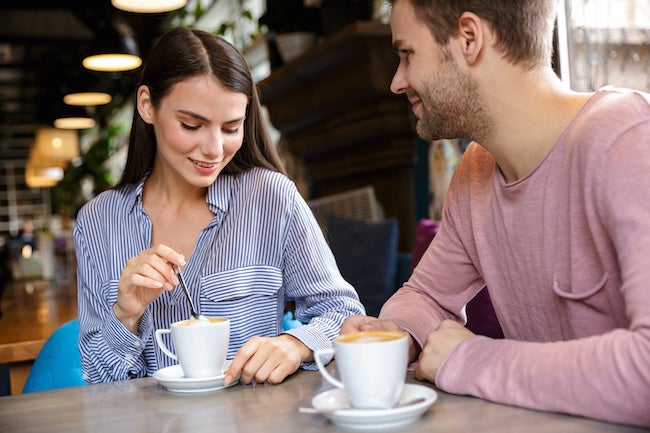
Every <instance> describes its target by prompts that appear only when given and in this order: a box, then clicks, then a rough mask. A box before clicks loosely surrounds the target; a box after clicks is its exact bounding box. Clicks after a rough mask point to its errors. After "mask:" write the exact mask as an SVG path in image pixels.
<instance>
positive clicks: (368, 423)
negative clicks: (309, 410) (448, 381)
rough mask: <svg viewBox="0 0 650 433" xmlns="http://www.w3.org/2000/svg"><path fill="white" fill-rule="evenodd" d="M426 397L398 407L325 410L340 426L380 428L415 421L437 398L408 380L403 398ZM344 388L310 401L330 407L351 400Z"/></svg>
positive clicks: (363, 428) (323, 407)
mask: <svg viewBox="0 0 650 433" xmlns="http://www.w3.org/2000/svg"><path fill="white" fill-rule="evenodd" d="M416 398H424V401H423V402H421V403H417V404H413V405H409V406H403V407H396V408H394V409H354V408H346V409H339V410H336V411H334V412H330V413H325V414H323V415H324V416H326V417H327V418H328V419H329V420H330V421H331V422H332V423H334V424H335V425H337V426H339V427H344V428H348V429H354V430H377V429H385V428H393V427H401V426H404V425H407V424H410V423H412V422H414V421H416V420H417V419H418V418H420V416H422V414H423V413H424V412H426V411H427V409H429V407H431V405H432V404H433V403H434V402H435V401H436V400H437V399H438V394H437V393H436V392H435V391H434V390H433V389H431V388H429V387H426V386H422V385H417V384H412V383H407V384H404V390H403V391H402V396H401V397H400V401H401V402H404V401H409V400H413V399H416ZM349 402H350V401H349V400H348V397H347V395H346V394H345V391H344V390H343V389H341V388H335V389H332V390H329V391H325V392H322V393H320V394H318V395H316V396H315V397H314V398H313V399H312V400H311V405H312V406H313V407H314V408H316V409H321V410H323V409H325V410H326V409H331V408H336V407H340V406H345V405H348V404H349Z"/></svg>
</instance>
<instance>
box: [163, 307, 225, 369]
mask: <svg viewBox="0 0 650 433" xmlns="http://www.w3.org/2000/svg"><path fill="white" fill-rule="evenodd" d="M164 334H171V340H172V344H173V345H174V349H175V352H176V353H174V352H173V351H172V350H170V349H169V348H168V347H167V345H166V344H165V342H164V340H163V338H162V336H163V335H164ZM155 337H156V342H157V343H158V346H159V347H160V349H161V350H162V351H163V352H164V353H165V354H166V355H167V356H169V357H170V358H172V359H175V360H177V361H178V362H179V364H180V365H181V368H182V369H183V373H184V374H185V377H188V378H200V377H214V376H218V375H220V374H222V373H223V369H224V365H225V362H226V355H227V354H228V343H229V341H230V321H229V320H228V319H227V318H225V317H209V318H208V319H207V320H196V319H194V318H192V319H188V320H181V321H178V322H174V323H172V324H171V326H170V328H169V329H157V330H156V332H155Z"/></svg>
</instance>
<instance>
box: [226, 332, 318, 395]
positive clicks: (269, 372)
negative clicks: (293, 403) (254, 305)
mask: <svg viewBox="0 0 650 433" xmlns="http://www.w3.org/2000/svg"><path fill="white" fill-rule="evenodd" d="M311 360H313V353H312V351H311V350H310V349H309V348H308V347H307V346H305V345H304V344H303V343H302V342H301V341H300V340H298V339H297V338H295V337H293V336H291V335H289V334H282V335H278V336H277V337H253V338H251V339H250V340H249V341H248V342H247V343H246V344H244V345H243V346H242V347H241V349H239V350H238V351H237V353H236V354H235V358H234V359H233V360H232V362H231V363H230V367H228V371H226V374H225V378H224V385H226V386H228V385H230V383H232V381H233V380H234V379H235V378H236V377H237V375H239V374H240V373H241V378H240V381H241V382H242V383H251V382H252V381H253V380H254V381H255V382H258V383H262V382H268V383H272V384H276V383H280V382H282V381H283V380H284V379H285V378H286V377H287V376H289V375H290V374H292V373H293V372H295V371H296V370H298V368H299V367H300V364H301V363H303V362H307V361H311Z"/></svg>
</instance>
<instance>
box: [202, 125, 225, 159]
mask: <svg viewBox="0 0 650 433" xmlns="http://www.w3.org/2000/svg"><path fill="white" fill-rule="evenodd" d="M201 151H202V152H203V153H204V154H205V155H206V156H208V157H211V158H215V157H218V156H219V155H221V154H222V153H223V134H222V133H221V131H220V130H217V131H215V132H213V133H211V134H208V137H207V139H206V140H205V142H204V143H203V144H202V145H201Z"/></svg>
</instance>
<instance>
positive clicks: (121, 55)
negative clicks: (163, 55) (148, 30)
mask: <svg viewBox="0 0 650 433" xmlns="http://www.w3.org/2000/svg"><path fill="white" fill-rule="evenodd" d="M91 50H92V51H91V52H92V53H93V54H91V55H89V56H88V57H86V58H84V59H83V60H82V62H81V64H82V65H83V66H84V68H86V69H90V70H91V71H100V72H121V71H131V70H133V69H137V68H139V67H140V65H142V59H141V58H140V53H139V51H138V46H137V44H136V42H135V39H134V38H133V35H132V31H131V29H130V27H128V26H127V25H124V24H122V23H119V22H116V23H115V24H114V25H113V26H109V27H108V28H107V29H106V32H105V33H103V34H99V35H97V36H96V38H95V43H94V46H93V47H92V48H91Z"/></svg>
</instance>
